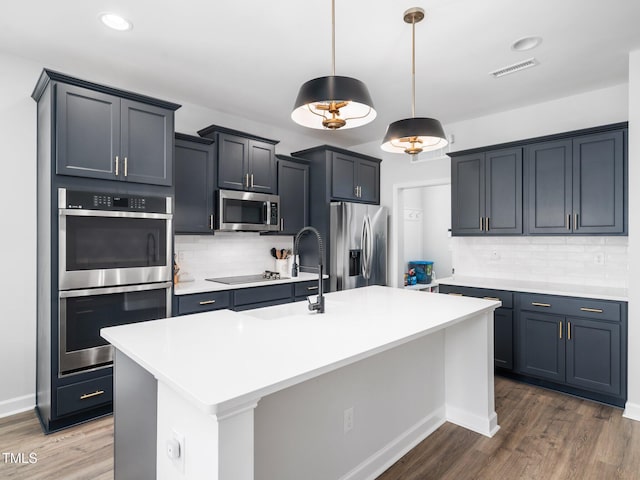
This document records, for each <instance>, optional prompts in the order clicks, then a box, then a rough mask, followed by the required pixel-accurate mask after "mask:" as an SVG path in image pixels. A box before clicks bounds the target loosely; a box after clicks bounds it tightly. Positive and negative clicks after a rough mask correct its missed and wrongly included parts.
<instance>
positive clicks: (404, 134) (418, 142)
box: [381, 7, 449, 155]
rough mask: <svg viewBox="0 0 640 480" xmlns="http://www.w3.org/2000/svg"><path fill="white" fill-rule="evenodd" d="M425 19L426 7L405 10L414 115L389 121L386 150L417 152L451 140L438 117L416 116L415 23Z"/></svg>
mask: <svg viewBox="0 0 640 480" xmlns="http://www.w3.org/2000/svg"><path fill="white" fill-rule="evenodd" d="M423 18H424V10H423V9H422V8H419V7H415V8H410V9H409V10H407V11H406V12H404V21H405V22H406V23H410V24H411V45H412V49H411V89H412V92H411V94H412V96H411V118H405V119H403V120H398V121H397V122H393V123H391V124H389V126H388V127H387V133H386V135H385V136H384V140H383V141H382V145H381V148H382V149H383V150H385V151H387V152H392V153H408V154H409V155H417V154H419V153H420V152H428V151H430V150H437V149H439V148H443V147H445V146H446V145H447V144H448V143H449V142H448V141H447V138H446V136H445V134H444V129H443V128H442V125H441V124H440V122H439V121H438V120H436V119H435V118H426V117H416V23H418V22H420V21H421V20H422V19H423Z"/></svg>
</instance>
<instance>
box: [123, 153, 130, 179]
mask: <svg viewBox="0 0 640 480" xmlns="http://www.w3.org/2000/svg"><path fill="white" fill-rule="evenodd" d="M127 175H129V161H128V159H127V157H124V176H125V177H126V176H127Z"/></svg>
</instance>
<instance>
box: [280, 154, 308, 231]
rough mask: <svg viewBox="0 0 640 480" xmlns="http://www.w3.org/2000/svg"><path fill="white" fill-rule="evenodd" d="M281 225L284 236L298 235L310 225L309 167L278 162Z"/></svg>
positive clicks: (284, 161)
mask: <svg viewBox="0 0 640 480" xmlns="http://www.w3.org/2000/svg"><path fill="white" fill-rule="evenodd" d="M278 194H279V195H280V222H281V223H280V225H281V227H282V230H281V232H280V233H283V234H291V235H293V234H296V233H297V232H298V231H299V230H300V229H301V228H303V227H306V226H307V225H309V166H308V165H302V164H300V163H296V162H288V161H286V160H278Z"/></svg>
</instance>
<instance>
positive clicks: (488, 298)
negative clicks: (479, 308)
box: [482, 297, 500, 302]
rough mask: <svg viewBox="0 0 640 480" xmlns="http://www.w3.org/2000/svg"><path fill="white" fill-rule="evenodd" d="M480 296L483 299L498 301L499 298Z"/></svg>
mask: <svg viewBox="0 0 640 480" xmlns="http://www.w3.org/2000/svg"><path fill="white" fill-rule="evenodd" d="M482 298H484V299H485V300H495V301H496V302H499V301H500V299H499V298H496V297H482Z"/></svg>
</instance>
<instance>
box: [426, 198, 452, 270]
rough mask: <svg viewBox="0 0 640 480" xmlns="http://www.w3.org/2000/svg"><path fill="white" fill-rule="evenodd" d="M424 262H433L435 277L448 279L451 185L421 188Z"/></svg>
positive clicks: (450, 261)
mask: <svg viewBox="0 0 640 480" xmlns="http://www.w3.org/2000/svg"><path fill="white" fill-rule="evenodd" d="M422 199H423V208H424V217H423V218H424V225H423V229H424V230H423V236H424V247H423V249H424V255H423V257H424V260H430V261H432V262H433V271H434V272H435V274H436V277H440V278H442V277H448V276H449V275H450V274H451V267H452V254H451V248H452V240H453V239H452V238H451V235H450V233H449V228H451V185H433V186H431V187H423V188H422Z"/></svg>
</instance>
